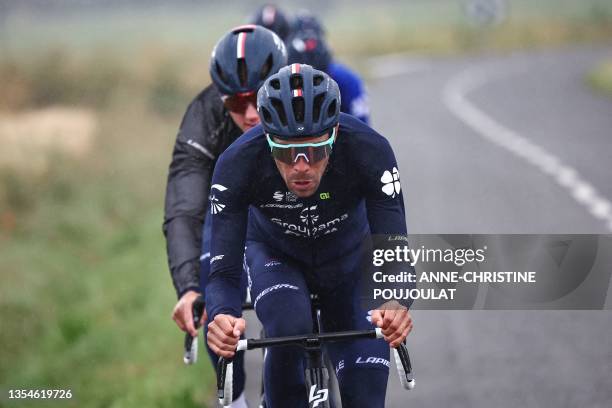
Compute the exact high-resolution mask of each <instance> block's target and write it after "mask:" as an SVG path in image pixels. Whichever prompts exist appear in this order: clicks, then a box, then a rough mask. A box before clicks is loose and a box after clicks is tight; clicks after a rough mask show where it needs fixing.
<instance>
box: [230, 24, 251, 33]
mask: <svg viewBox="0 0 612 408" xmlns="http://www.w3.org/2000/svg"><path fill="white" fill-rule="evenodd" d="M253 30H255V26H254V25H253V24H245V25H242V26H240V27H236V28H235V29H234V31H232V34H240V33H252V32H253Z"/></svg>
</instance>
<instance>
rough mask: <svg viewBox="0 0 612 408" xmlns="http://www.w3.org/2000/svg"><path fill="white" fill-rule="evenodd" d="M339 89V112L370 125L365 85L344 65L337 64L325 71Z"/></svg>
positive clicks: (330, 65)
mask: <svg viewBox="0 0 612 408" xmlns="http://www.w3.org/2000/svg"><path fill="white" fill-rule="evenodd" d="M326 72H327V73H328V74H329V76H331V77H332V78H333V79H334V81H336V82H337V83H338V87H340V95H341V97H342V103H341V105H340V110H341V111H342V112H344V113H348V114H349V115H353V116H355V117H356V118H358V119H360V120H361V121H362V122H364V123H367V124H369V123H370V105H369V103H368V98H367V94H366V90H365V85H364V84H363V81H362V80H361V78H359V76H358V75H357V74H356V73H355V72H354V71H351V69H349V67H347V66H346V65H343V64H340V63H338V62H332V63H330V64H329V66H328V68H327V71H326Z"/></svg>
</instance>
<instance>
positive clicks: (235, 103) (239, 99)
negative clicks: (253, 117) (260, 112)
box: [221, 91, 257, 113]
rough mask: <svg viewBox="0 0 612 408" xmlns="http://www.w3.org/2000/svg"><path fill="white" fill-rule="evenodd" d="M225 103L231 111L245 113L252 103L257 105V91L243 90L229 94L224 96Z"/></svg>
mask: <svg viewBox="0 0 612 408" xmlns="http://www.w3.org/2000/svg"><path fill="white" fill-rule="evenodd" d="M221 99H222V100H223V105H224V106H225V107H226V108H227V110H229V111H230V112H234V113H244V112H245V111H246V110H247V108H248V107H249V105H250V104H252V105H253V106H255V107H257V92H254V91H253V92H243V93H237V94H234V95H229V96H222V97H221Z"/></svg>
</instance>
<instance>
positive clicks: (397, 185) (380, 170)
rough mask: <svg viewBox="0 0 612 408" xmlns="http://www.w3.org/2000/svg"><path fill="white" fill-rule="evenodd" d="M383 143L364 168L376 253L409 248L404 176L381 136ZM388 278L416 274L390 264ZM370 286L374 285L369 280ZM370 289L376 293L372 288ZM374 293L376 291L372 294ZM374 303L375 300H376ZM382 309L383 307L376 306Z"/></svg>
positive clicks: (406, 266)
mask: <svg viewBox="0 0 612 408" xmlns="http://www.w3.org/2000/svg"><path fill="white" fill-rule="evenodd" d="M378 137H379V139H378V141H379V143H376V145H377V146H376V148H375V149H373V150H372V152H371V153H372V154H368V157H376V158H377V160H376V161H372V162H371V163H369V164H368V165H367V166H365V167H364V168H365V169H366V175H365V177H364V179H365V181H366V182H365V185H366V187H365V188H366V191H365V196H366V210H367V217H368V223H369V225H370V231H371V233H372V243H373V247H372V250H373V251H376V250H379V251H380V250H382V251H385V250H389V249H392V250H394V249H395V248H396V247H397V246H398V245H400V246H405V245H407V242H408V239H407V228H406V214H405V210H404V199H403V197H402V189H401V182H400V173H399V169H398V166H397V161H396V160H395V155H394V154H393V150H392V149H391V146H390V145H389V142H388V141H387V140H386V139H384V138H382V137H381V136H378ZM381 270H382V271H384V273H385V274H395V273H399V272H401V271H410V272H414V268H413V267H412V266H411V265H410V262H391V263H386V264H385V265H384V266H383V267H382V268H381ZM368 282H369V285H374V283H373V281H371V280H369V281H368ZM415 287H416V284H414V283H410V284H408V289H412V288H415ZM370 289H373V287H371V288H370ZM369 293H372V290H370V291H369ZM399 302H400V303H402V304H403V305H404V306H406V307H408V308H410V306H411V305H412V300H410V299H407V300H399ZM372 303H374V302H373V300H372ZM372 306H373V307H380V306H381V305H380V304H372Z"/></svg>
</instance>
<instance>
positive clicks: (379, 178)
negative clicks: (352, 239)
mask: <svg viewBox="0 0 612 408" xmlns="http://www.w3.org/2000/svg"><path fill="white" fill-rule="evenodd" d="M368 150H369V149H368ZM368 157H369V158H374V157H375V158H376V160H368V162H367V163H364V164H362V165H361V166H360V167H361V168H362V169H363V170H364V172H365V174H364V175H363V179H364V188H365V191H364V195H365V197H366V208H367V214H368V222H369V224H370V230H371V231H372V234H406V232H407V231H406V214H405V210H404V199H403V197H402V189H401V183H400V174H399V169H398V166H397V161H396V160H395V155H394V154H393V150H392V149H391V146H390V145H389V142H388V141H387V140H386V139H384V138H383V137H382V136H378V137H377V140H376V143H375V146H374V150H369V152H368Z"/></svg>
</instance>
